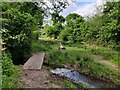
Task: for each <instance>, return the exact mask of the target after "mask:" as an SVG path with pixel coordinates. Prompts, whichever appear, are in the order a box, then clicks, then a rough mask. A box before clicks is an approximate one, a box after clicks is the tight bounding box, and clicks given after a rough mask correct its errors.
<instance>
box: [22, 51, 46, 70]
mask: <svg viewBox="0 0 120 90" xmlns="http://www.w3.org/2000/svg"><path fill="white" fill-rule="evenodd" d="M44 56H45V53H37V54H35V55H33V56H32V57H31V58H30V59H29V60H28V61H27V62H26V63H25V64H24V66H23V70H26V69H30V70H40V69H41V67H42V64H43V60H44Z"/></svg>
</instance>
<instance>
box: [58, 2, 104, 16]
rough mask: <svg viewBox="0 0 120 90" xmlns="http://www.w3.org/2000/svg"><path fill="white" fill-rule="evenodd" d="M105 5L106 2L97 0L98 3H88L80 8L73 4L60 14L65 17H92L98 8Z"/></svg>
mask: <svg viewBox="0 0 120 90" xmlns="http://www.w3.org/2000/svg"><path fill="white" fill-rule="evenodd" d="M78 1H79V0H77V2H78ZM104 3H105V2H103V0H97V1H96V2H92V3H87V4H85V5H82V6H79V7H78V6H77V5H76V4H75V3H73V2H72V3H71V4H70V5H69V6H68V7H67V8H66V9H65V10H63V12H61V13H60V15H63V16H64V17H66V16H67V15H68V14H70V13H77V14H79V15H81V16H86V15H92V14H95V13H96V12H97V11H96V7H98V6H102V5H103V4H104Z"/></svg>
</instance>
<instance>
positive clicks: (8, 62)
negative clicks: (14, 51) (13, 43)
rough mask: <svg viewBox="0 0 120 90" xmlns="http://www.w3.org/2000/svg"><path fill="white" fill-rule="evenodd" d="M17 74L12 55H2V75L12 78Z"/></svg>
mask: <svg viewBox="0 0 120 90" xmlns="http://www.w3.org/2000/svg"><path fill="white" fill-rule="evenodd" d="M14 72H15V67H14V65H13V63H12V59H11V55H10V53H5V52H3V53H2V74H3V75H6V76H11V75H12V74H13V73H14Z"/></svg>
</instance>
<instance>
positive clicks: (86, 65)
mask: <svg viewBox="0 0 120 90" xmlns="http://www.w3.org/2000/svg"><path fill="white" fill-rule="evenodd" d="M45 61H46V62H48V63H50V64H52V65H56V66H57V65H66V64H70V65H72V68H74V69H77V70H78V71H79V72H81V73H84V74H86V75H89V76H92V77H95V78H97V79H101V80H108V81H112V82H115V83H117V82H118V72H117V71H115V70H113V69H111V68H110V67H108V66H106V65H103V64H101V63H97V62H95V61H93V60H91V58H90V57H89V55H87V54H85V53H81V52H79V51H76V52H73V51H67V50H66V51H65V52H61V51H54V52H49V53H47V54H46V56H45ZM74 65H76V67H74ZM56 68H57V67H56Z"/></svg>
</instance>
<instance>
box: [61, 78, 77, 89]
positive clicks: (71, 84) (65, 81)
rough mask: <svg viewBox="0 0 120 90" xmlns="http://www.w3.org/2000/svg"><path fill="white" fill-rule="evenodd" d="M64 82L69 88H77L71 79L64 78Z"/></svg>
mask: <svg viewBox="0 0 120 90" xmlns="http://www.w3.org/2000/svg"><path fill="white" fill-rule="evenodd" d="M62 82H63V84H64V85H65V86H66V87H68V88H77V87H76V86H75V85H74V84H73V83H71V82H70V81H69V80H63V81H62Z"/></svg>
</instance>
